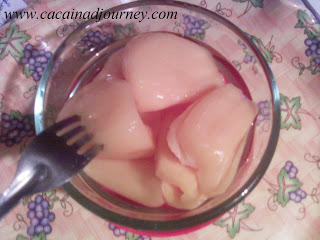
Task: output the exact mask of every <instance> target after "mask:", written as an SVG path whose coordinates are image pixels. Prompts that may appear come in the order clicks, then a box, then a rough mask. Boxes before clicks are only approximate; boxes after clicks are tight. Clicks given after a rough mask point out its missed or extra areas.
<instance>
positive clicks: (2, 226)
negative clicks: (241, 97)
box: [0, 0, 320, 240]
mask: <svg viewBox="0 0 320 240" xmlns="http://www.w3.org/2000/svg"><path fill="white" fill-rule="evenodd" d="M25 2H26V3H27V4H28V8H29V9H31V10H32V9H34V10H37V11H43V10H48V9H50V10H57V9H59V10H61V9H63V10H72V9H73V8H75V9H76V10H79V11H80V10H82V11H85V10H93V9H96V8H97V7H99V6H100V7H101V6H103V8H104V9H106V8H107V7H108V6H114V5H117V4H120V3H124V2H128V1H125V0H122V1H120V0H110V1H107V0H91V1H90V3H89V2H87V1H81V0H59V1H50V0H48V1H45V0H27V1H25ZM188 2H191V3H193V4H197V5H200V6H202V7H204V8H208V9H210V10H212V11H214V12H216V13H218V14H220V15H222V16H224V17H226V18H228V19H229V20H230V21H232V22H234V23H235V24H237V25H238V26H239V27H240V28H242V29H243V30H244V31H246V32H247V33H248V34H250V35H251V38H252V40H253V41H254V42H255V43H256V44H257V45H258V47H259V48H260V50H261V51H262V52H263V54H264V56H265V57H266V59H267V61H268V62H269V63H270V66H271V68H272V70H273V72H274V75H275V77H276V80H277V83H278V86H279V89H280V93H281V133H280V139H279V143H278V146H277V150H276V153H275V155H274V158H273V160H272V163H271V166H270V168H269V170H268V171H267V173H266V175H265V176H264V178H263V180H262V181H261V182H260V184H259V185H258V186H257V188H256V189H255V190H254V191H253V192H252V193H251V194H250V195H249V196H248V197H247V198H246V199H245V200H244V201H243V202H241V203H240V204H239V205H238V206H236V207H235V208H233V209H231V210H230V211H229V212H227V213H225V214H224V216H223V217H222V218H221V219H220V220H218V221H217V222H215V223H214V224H211V225H209V226H207V227H204V228H202V229H200V230H198V231H195V232H192V233H189V234H187V235H180V236H176V237H166V238H162V239H169V240H178V239H179V240H183V239H188V240H191V239H192V240H211V239H217V240H218V239H265V240H267V239H270V240H271V239H292V240H295V239H296V240H311V239H314V240H316V239H320V119H319V118H320V41H319V39H318V38H320V25H319V24H317V23H315V21H314V20H313V19H312V17H311V15H310V14H309V12H308V11H307V10H306V9H305V8H304V7H303V5H302V4H301V3H300V1H296V0H223V1H222V0H189V1H188ZM7 3H8V1H4V0H2V1H0V6H3V7H4V4H7ZM1 4H2V5H1ZM177 21H181V20H177ZM78 24H79V22H78V21H75V20H46V21H44V20H37V19H34V20H30V19H29V20H15V21H11V22H9V23H7V24H6V25H4V26H3V27H2V28H1V29H0V112H1V113H2V118H1V119H2V120H1V123H0V124H1V125H0V142H1V143H0V192H2V191H3V190H4V189H6V188H7V187H8V186H9V184H10V183H11V181H12V179H13V175H14V172H15V167H16V164H17V160H18V158H19V154H20V153H21V151H22V149H23V147H24V146H25V144H26V143H27V141H28V140H30V138H31V137H32V136H33V135H34V125H33V122H32V121H33V120H32V112H33V104H34V98H35V92H36V89H37V86H38V79H39V78H38V76H36V75H34V72H33V71H32V69H29V68H28V67H27V66H28V65H23V64H22V60H21V59H22V58H23V57H25V56H24V50H25V47H26V46H27V45H28V46H29V47H30V46H31V45H32V46H33V48H35V49H38V50H40V49H44V50H45V52H49V53H48V54H49V55H50V52H53V51H54V50H55V49H56V48H57V46H58V45H59V43H60V42H61V41H62V40H63V39H64V38H65V37H66V36H67V35H68V34H69V33H70V32H72V31H73V30H74V28H76V27H77V25H78ZM180 24H182V25H183V22H180ZM123 30H124V31H119V32H121V33H125V32H127V30H128V29H126V26H123ZM131 30H132V29H131ZM119 32H117V31H115V33H114V34H115V35H117V34H120V33H119ZM203 37H205V35H204V36H203ZM318 49H319V50H318ZM317 50H318V52H319V54H318V52H317ZM233 64H234V65H235V66H236V67H237V69H238V70H239V71H241V69H243V68H251V69H252V71H255V62H254V61H252V58H250V56H248V55H247V54H246V53H245V52H244V53H243V58H241V59H235V60H234V61H233ZM41 67H44V66H41ZM267 121H268V120H264V122H263V123H262V124H261V127H263V126H264V124H268V123H267ZM20 123H21V124H22V125H23V126H24V127H23V128H24V129H23V130H25V131H24V134H22V133H21V132H22V130H21V129H20V130H19V129H18V128H19V127H18V126H19V124H20ZM6 124H7V125H6ZM8 124H11V125H14V127H13V128H17V129H18V130H19V131H18V132H19V135H18V137H17V136H11V137H8V133H7V132H6V131H7V130H5V129H6V127H8V126H9V125H8ZM21 124H20V125H21ZM17 134H18V133H17ZM35 202H37V203H41V205H42V209H41V210H42V211H40V212H42V214H44V215H45V216H46V221H47V225H46V227H42V228H41V227H38V229H37V230H35V229H34V228H32V227H30V226H31V225H36V226H38V225H40V224H38V223H35V222H30V218H31V217H32V216H31V215H32V214H35V212H34V211H32V209H33V208H34V206H35ZM30 209H31V210H30ZM43 226H44V225H43ZM35 231H36V232H35ZM0 239H1V240H7V239H8V240H9V239H12V240H13V239H16V240H27V239H29V240H44V239H51V240H57V239H59V240H64V239H67V240H73V239H86V240H90V239H101V240H102V239H110V240H111V239H113V240H125V239H126V240H147V239H153V240H156V239H159V238H158V237H147V236H139V235H137V234H134V233H130V232H126V231H124V230H121V229H118V228H117V227H115V226H113V225H112V224H110V223H108V222H107V221H104V220H103V219H100V218H98V217H96V216H95V215H94V214H92V213H90V212H88V211H87V210H86V209H84V208H83V207H81V206H80V205H79V204H78V203H76V202H75V201H74V200H73V199H71V198H70V197H68V195H67V194H66V193H65V192H64V191H63V190H61V189H57V190H55V191H50V192H43V193H40V194H36V195H34V196H32V197H30V198H26V199H24V200H23V201H22V202H21V204H19V206H18V207H16V208H15V209H14V210H13V211H12V212H11V213H10V214H9V215H7V216H6V217H5V218H4V219H3V220H1V221H0Z"/></svg>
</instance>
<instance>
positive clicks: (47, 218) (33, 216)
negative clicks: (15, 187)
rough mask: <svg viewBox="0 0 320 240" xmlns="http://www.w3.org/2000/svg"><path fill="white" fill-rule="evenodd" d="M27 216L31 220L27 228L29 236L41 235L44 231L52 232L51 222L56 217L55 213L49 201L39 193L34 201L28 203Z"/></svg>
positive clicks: (46, 232)
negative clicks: (50, 207) (51, 210)
mask: <svg viewBox="0 0 320 240" xmlns="http://www.w3.org/2000/svg"><path fill="white" fill-rule="evenodd" d="M27 217H28V218H29V220H30V227H29V228H28V230H27V234H28V235H29V236H31V237H32V236H34V235H39V234H40V233H42V232H44V233H45V234H49V233H51V232H52V227H51V225H50V223H51V222H52V221H53V220H54V219H55V214H54V213H53V212H50V210H49V202H48V201H47V200H46V199H43V197H42V195H37V196H36V197H35V200H34V201H30V202H29V203H28V213H27Z"/></svg>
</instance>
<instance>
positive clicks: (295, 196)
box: [283, 161, 307, 203]
mask: <svg viewBox="0 0 320 240" xmlns="http://www.w3.org/2000/svg"><path fill="white" fill-rule="evenodd" d="M283 169H284V170H285V171H286V173H287V174H288V175H289V178H291V179H295V178H296V177H297V174H298V172H299V171H298V169H297V167H295V166H294V164H293V163H292V161H287V162H286V163H285V165H284V167H283ZM306 197H307V193H306V192H305V191H303V190H302V189H301V188H298V189H297V190H296V191H292V192H289V199H290V200H291V201H293V202H295V203H300V202H301V201H302V200H303V199H305V198H306Z"/></svg>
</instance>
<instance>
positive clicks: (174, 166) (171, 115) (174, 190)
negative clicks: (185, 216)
mask: <svg viewBox="0 0 320 240" xmlns="http://www.w3.org/2000/svg"><path fill="white" fill-rule="evenodd" d="M180 113H181V110H180V109H179V110H178V109H177V108H176V109H174V110H171V111H166V112H165V117H164V120H163V121H162V126H161V128H160V133H159V137H158V144H157V149H156V155H155V160H156V175H157V177H159V178H160V179H161V180H162V181H163V183H162V193H163V197H164V199H165V201H166V203H167V204H168V205H170V206H172V207H176V208H179V209H192V208H195V207H198V206H199V205H200V204H202V203H203V202H204V201H205V200H206V197H205V196H203V195H202V194H200V193H199V189H198V180H197V176H196V173H195V171H194V170H192V169H191V168H189V167H187V166H184V165H182V164H181V163H180V162H179V160H178V159H177V157H176V156H175V155H174V154H173V153H172V152H171V150H170V149H169V147H168V144H167V133H168V130H169V126H170V124H171V122H172V121H173V120H174V119H175V118H176V117H177V116H178V115H179V114H180Z"/></svg>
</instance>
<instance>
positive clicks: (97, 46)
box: [77, 30, 115, 51]
mask: <svg viewBox="0 0 320 240" xmlns="http://www.w3.org/2000/svg"><path fill="white" fill-rule="evenodd" d="M114 40H115V36H114V34H113V33H107V32H100V31H98V30H97V31H90V32H88V33H87V34H86V35H85V36H84V37H82V39H81V40H80V41H79V42H78V44H77V46H78V48H79V49H83V50H87V49H90V51H91V49H92V48H93V49H94V50H95V51H99V50H101V49H103V48H105V47H106V46H108V45H110V44H111V43H113V42H114Z"/></svg>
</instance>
